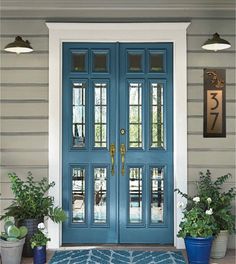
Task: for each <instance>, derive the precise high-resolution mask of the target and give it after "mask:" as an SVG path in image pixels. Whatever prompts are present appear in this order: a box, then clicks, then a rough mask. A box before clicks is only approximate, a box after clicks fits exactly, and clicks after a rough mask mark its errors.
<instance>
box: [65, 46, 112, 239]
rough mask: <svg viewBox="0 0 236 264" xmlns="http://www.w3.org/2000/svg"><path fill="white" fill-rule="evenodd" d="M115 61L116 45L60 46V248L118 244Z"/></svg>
mask: <svg viewBox="0 0 236 264" xmlns="http://www.w3.org/2000/svg"><path fill="white" fill-rule="evenodd" d="M115 56H116V52H115V45H110V44H98V43H96V44H91V43H83V44H76V43H65V44H64V45H63V94H62V96H63V120H62V122H63V127H62V131H63V157H62V159H63V208H64V209H65V210H66V212H67V214H68V216H69V218H68V221H66V222H65V223H63V243H114V242H117V230H116V228H117V223H116V221H117V183H116V181H117V178H115V177H113V176H111V165H110V163H111V158H110V152H109V146H110V144H111V143H116V142H115V140H116V136H115V133H114V131H115V127H116V118H115V116H116V114H117V112H116V111H117V110H116V109H117V104H116V89H115V88H116V79H117V78H116V71H115V66H116V65H114V64H111V61H112V60H114V61H115ZM115 159H116V155H115ZM115 169H116V170H117V167H116V168H115ZM116 174H117V172H116ZM110 194H112V195H110Z"/></svg>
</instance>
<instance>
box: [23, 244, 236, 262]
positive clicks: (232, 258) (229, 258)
mask: <svg viewBox="0 0 236 264" xmlns="http://www.w3.org/2000/svg"><path fill="white" fill-rule="evenodd" d="M91 248H102V249H119V250H120V249H129V250H152V251H168V250H176V249H175V248H174V247H172V246H165V247H161V246H154V245H153V246H129V245H127V246H123V245H120V246H119V245H118V246H117V245H116V246H114V245H112V246H108V245H100V246H80V247H63V248H62V249H63V250H69V249H70V250H71V249H75V250H76V249H77V250H82V249H91ZM235 252H236V251H235V250H234V249H228V250H227V253H226V256H225V257H224V258H222V259H211V260H210V264H235V263H236V254H235ZM182 253H183V255H184V257H185V259H186V263H187V256H186V251H185V250H182ZM53 254H54V251H50V250H48V251H47V263H49V260H50V259H51V258H52V256H53ZM32 263H33V259H32V258H23V259H22V262H21V264H32Z"/></svg>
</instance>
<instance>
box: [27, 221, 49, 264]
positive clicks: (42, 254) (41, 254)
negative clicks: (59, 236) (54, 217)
mask: <svg viewBox="0 0 236 264" xmlns="http://www.w3.org/2000/svg"><path fill="white" fill-rule="evenodd" d="M47 235H48V233H47V230H46V228H45V225H44V223H39V224H38V231H37V232H36V233H35V234H34V235H33V236H32V238H31V239H30V243H31V247H32V249H33V251H34V264H44V263H46V259H47V254H46V245H47V242H48V241H50V238H48V236H47Z"/></svg>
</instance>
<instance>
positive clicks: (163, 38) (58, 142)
mask: <svg viewBox="0 0 236 264" xmlns="http://www.w3.org/2000/svg"><path fill="white" fill-rule="evenodd" d="M46 24H47V26H48V28H49V181H55V182H56V185H55V187H54V188H53V189H51V190H50V195H52V196H53V197H54V199H55V204H56V205H61V203H62V188H63V186H62V43H63V42H173V47H174V50H173V74H174V76H173V94H174V100H173V101H174V106H173V109H174V131H173V134H174V155H173V156H174V161H173V162H174V168H173V171H174V188H179V189H181V190H182V191H183V192H187V60H186V57H187V56H186V54H187V47H186V29H187V27H188V26H189V24H190V23H186V22H179V23H51V22H49V23H46ZM179 201H182V198H181V197H180V196H177V194H176V193H175V194H174V245H175V246H176V247H177V248H184V243H183V239H181V238H177V236H176V234H177V232H178V226H179V223H180V220H181V218H182V212H181V210H180V209H179V208H177V203H178V202H179ZM61 228H62V227H61V224H55V223H53V222H52V221H51V220H49V221H48V232H49V237H50V238H51V241H50V242H49V243H48V247H49V248H50V249H58V248H60V247H61V243H62V238H61Z"/></svg>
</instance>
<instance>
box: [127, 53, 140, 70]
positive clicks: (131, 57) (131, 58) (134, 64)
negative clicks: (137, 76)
mask: <svg viewBox="0 0 236 264" xmlns="http://www.w3.org/2000/svg"><path fill="white" fill-rule="evenodd" d="M128 71H129V72H140V71H142V54H139V53H133V52H130V53H128Z"/></svg>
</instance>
